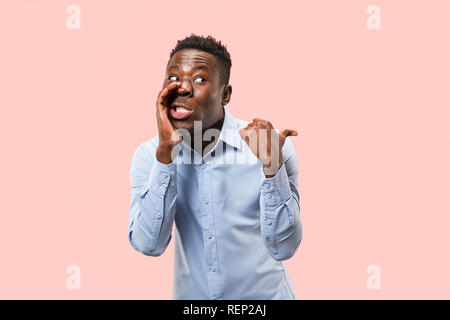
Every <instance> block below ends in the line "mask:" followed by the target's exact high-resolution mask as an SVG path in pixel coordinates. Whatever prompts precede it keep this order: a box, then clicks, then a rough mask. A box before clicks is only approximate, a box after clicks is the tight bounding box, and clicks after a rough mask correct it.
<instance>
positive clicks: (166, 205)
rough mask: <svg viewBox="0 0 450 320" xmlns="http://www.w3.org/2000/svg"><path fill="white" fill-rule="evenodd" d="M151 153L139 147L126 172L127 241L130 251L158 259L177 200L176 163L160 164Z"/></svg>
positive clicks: (173, 215)
mask: <svg viewBox="0 0 450 320" xmlns="http://www.w3.org/2000/svg"><path fill="white" fill-rule="evenodd" d="M155 150H156V149H155ZM155 150H153V149H151V150H149V146H146V145H145V144H142V145H141V146H139V148H138V149H137V150H136V152H135V153H134V155H133V160H132V163H131V169H130V183H131V201H130V208H129V209H130V212H129V224H128V237H129V241H130V243H131V245H132V246H133V248H134V249H136V250H137V251H139V252H142V253H143V254H145V255H150V256H159V255H161V254H162V253H163V252H164V251H165V250H166V248H167V246H168V244H169V242H170V239H171V238H172V226H173V222H174V219H175V210H176V199H177V183H176V177H177V172H176V170H177V167H176V163H174V162H172V163H169V164H163V163H160V162H159V161H158V160H157V159H156V156H155Z"/></svg>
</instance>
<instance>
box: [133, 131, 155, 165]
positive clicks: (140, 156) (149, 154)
mask: <svg viewBox="0 0 450 320" xmlns="http://www.w3.org/2000/svg"><path fill="white" fill-rule="evenodd" d="M158 143H159V136H158V135H156V136H154V137H153V138H151V139H149V140H147V141H144V142H142V143H141V144H140V145H139V146H138V147H137V148H136V149H135V151H134V154H133V162H135V161H139V160H144V161H145V160H146V161H150V160H151V159H153V158H154V157H155V152H156V148H157V147H158Z"/></svg>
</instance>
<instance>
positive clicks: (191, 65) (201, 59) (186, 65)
mask: <svg viewBox="0 0 450 320" xmlns="http://www.w3.org/2000/svg"><path fill="white" fill-rule="evenodd" d="M176 67H178V68H176ZM199 68H201V69H204V70H205V71H207V72H216V70H217V65H216V57H214V56H213V55H212V54H210V53H208V52H204V51H200V50H197V49H183V50H180V51H178V52H176V53H175V54H174V55H173V57H172V59H170V60H169V62H168V64H167V71H169V70H183V71H184V72H189V71H191V70H195V69H199Z"/></svg>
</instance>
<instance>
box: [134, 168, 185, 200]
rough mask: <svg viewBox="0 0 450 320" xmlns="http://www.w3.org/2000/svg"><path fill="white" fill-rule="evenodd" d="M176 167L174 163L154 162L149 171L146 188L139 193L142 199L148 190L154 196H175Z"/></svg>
mask: <svg viewBox="0 0 450 320" xmlns="http://www.w3.org/2000/svg"><path fill="white" fill-rule="evenodd" d="M176 178H177V165H176V163H174V162H171V163H169V164H164V163H161V162H159V161H158V160H155V162H154V163H153V165H152V169H151V171H150V177H149V179H148V183H147V186H146V187H145V189H144V190H143V191H142V192H141V195H140V196H141V198H144V197H145V195H146V193H147V192H148V190H151V191H152V192H153V193H154V194H157V195H160V196H161V197H164V195H166V194H176V192H177V181H176Z"/></svg>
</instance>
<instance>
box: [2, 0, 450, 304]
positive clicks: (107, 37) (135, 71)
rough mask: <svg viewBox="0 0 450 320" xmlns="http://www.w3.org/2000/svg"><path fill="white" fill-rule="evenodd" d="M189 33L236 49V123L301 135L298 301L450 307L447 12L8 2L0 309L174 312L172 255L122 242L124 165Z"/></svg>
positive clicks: (295, 266) (428, 7) (294, 265)
mask: <svg viewBox="0 0 450 320" xmlns="http://www.w3.org/2000/svg"><path fill="white" fill-rule="evenodd" d="M71 4H76V5H78V6H80V8H81V29H80V30H69V29H68V28H67V27H66V19H67V17H68V16H69V15H68V14H67V13H66V9H67V7H68V6H69V5H71ZM372 4H375V5H378V6H380V9H381V29H380V30H369V29H368V28H367V27H366V20H367V18H368V14H367V13H366V9H367V7H368V6H369V5H372ZM191 32H193V33H198V34H202V35H207V34H211V35H212V36H214V37H216V38H217V39H219V40H221V41H223V42H225V43H226V44H227V45H228V49H229V51H230V53H231V57H232V61H233V67H232V71H231V84H232V85H233V95H232V99H231V103H230V104H229V106H228V109H229V110H230V111H231V112H232V114H233V115H234V116H236V117H239V118H241V119H245V120H251V119H252V118H253V117H261V118H265V119H268V120H270V121H271V122H272V123H273V124H274V125H275V126H276V127H277V128H280V129H282V128H286V127H291V128H295V129H298V130H299V134H300V135H299V136H298V137H294V138H292V141H293V142H294V144H295V147H296V151H297V155H298V158H299V165H300V176H299V185H300V194H301V218H302V222H303V226H304V238H303V242H302V244H301V246H300V248H299V250H298V252H297V253H296V255H295V256H294V257H293V258H292V259H290V260H288V261H286V262H285V264H286V266H287V268H288V270H289V273H290V275H291V279H292V282H293V286H294V290H295V292H296V294H297V297H298V298H299V299H316V298H319V299H320V298H322V299H332V298H338V299H350V298H357V299H394V298H395V299H397V298H405V299H409V298H423V299H431V298H438V299H441V298H446V299H449V298H450V250H449V247H450V232H449V226H450V216H449V213H450V201H449V196H450V166H449V163H450V148H449V144H450V129H449V125H448V123H449V119H450V93H449V91H450V90H449V88H450V87H449V85H450V58H449V57H450V43H449V41H448V40H449V39H450V35H449V33H450V1H446V0H441V1H438V0H433V1H425V0H422V1H412V0H408V1H406V0H405V1H399V0H397V1H381V0H376V1H374V0H371V1H365V0H358V1H356V0H353V1H350V0H348V1H337V0H336V1H312V0H311V1H283V0H279V1H262V0H260V1H211V0H202V1H200V0H193V1H190V2H188V1H181V0H172V1H170V2H169V1H144V0H142V1H137V0H135V1H125V0H123V1H106V0H102V1H100V0H97V1H87V0H71V1H62V0H53V1H50V0H47V1H44V0H9V1H3V0H2V1H1V2H0V40H1V50H0V106H1V117H0V133H1V134H0V139H1V146H2V153H1V154H2V156H1V166H0V170H1V171H0V174H1V183H0V193H1V201H0V212H1V223H0V243H1V256H2V258H1V263H0V271H1V272H0V298H3V299H10V298H22V299H31V298H33V299H34V298H39V299H47V298H56V299H94V298H101V299H109V298H114V299H116V298H121V299H171V294H172V273H173V242H172V243H171V244H170V246H169V247H168V249H167V251H166V252H165V253H164V254H163V255H162V256H161V257H157V258H154V257H147V256H144V255H142V254H141V253H139V252H137V251H134V249H133V248H132V247H131V245H130V244H129V242H128V238H127V231H128V229H127V228H128V206H129V200H130V185H129V168H130V164H131V158H132V154H133V152H134V150H135V149H136V148H137V146H138V145H139V144H140V143H141V142H143V141H146V140H148V139H150V138H152V137H153V136H154V135H155V134H156V133H157V128H156V123H155V116H154V114H155V110H154V104H155V100H156V95H157V93H158V91H159V89H160V87H161V85H162V80H163V77H164V70H165V65H166V62H167V60H168V57H169V53H170V50H171V49H172V48H173V47H174V46H175V44H176V41H177V40H178V39H182V38H184V37H185V36H187V35H189V34H190V33H191ZM372 264H374V265H378V266H379V267H380V268H381V289H380V290H369V289H368V288H367V286H366V280H367V278H368V276H369V274H367V272H366V268H367V266H369V265H372ZM69 265H79V266H80V268H81V289H80V290H69V289H67V287H66V280H67V277H68V274H66V268H67V266H69Z"/></svg>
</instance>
